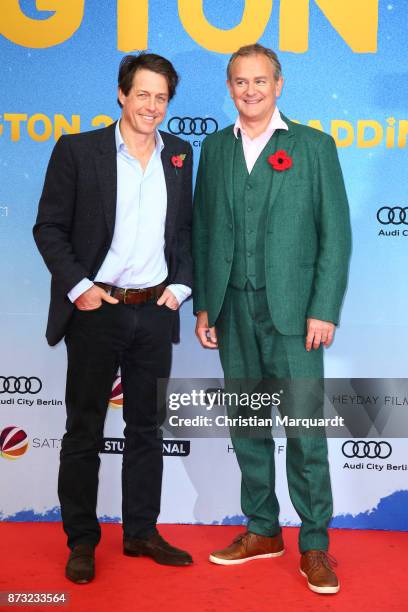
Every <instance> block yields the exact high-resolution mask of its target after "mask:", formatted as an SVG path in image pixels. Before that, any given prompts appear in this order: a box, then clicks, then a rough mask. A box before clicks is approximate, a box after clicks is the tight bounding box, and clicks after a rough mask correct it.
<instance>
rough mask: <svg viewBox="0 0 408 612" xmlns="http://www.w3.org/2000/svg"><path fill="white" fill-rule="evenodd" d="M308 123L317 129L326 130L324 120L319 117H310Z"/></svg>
mask: <svg viewBox="0 0 408 612" xmlns="http://www.w3.org/2000/svg"><path fill="white" fill-rule="evenodd" d="M307 125H308V126H309V127H312V128H314V129H315V130H320V131H321V132H324V129H323V126H322V122H321V121H319V119H310V121H308V122H307Z"/></svg>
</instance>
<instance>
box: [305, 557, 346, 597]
mask: <svg viewBox="0 0 408 612" xmlns="http://www.w3.org/2000/svg"><path fill="white" fill-rule="evenodd" d="M333 565H337V561H336V559H334V558H333V557H331V556H330V555H329V554H328V553H327V552H326V551H324V550H308V551H306V552H305V553H303V554H302V556H301V557H300V573H301V574H302V576H304V577H305V578H307V584H308V587H309V589H310V590H311V591H313V592H314V593H322V594H331V593H338V591H339V590H340V583H339V581H338V579H337V576H336V574H335V573H334V571H333V567H332V566H333Z"/></svg>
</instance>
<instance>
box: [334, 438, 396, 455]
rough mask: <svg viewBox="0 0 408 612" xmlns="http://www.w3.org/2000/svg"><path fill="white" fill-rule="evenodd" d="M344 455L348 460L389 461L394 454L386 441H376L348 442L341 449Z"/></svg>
mask: <svg viewBox="0 0 408 612" xmlns="http://www.w3.org/2000/svg"><path fill="white" fill-rule="evenodd" d="M341 450H342V452H343V455H344V456H345V457H347V458H348V459H352V458H353V457H355V458H357V459H364V458H367V459H387V458H388V457H389V456H390V455H391V453H392V447H391V444H389V442H385V441H384V440H383V441H381V442H375V441H374V440H347V442H344V444H343V446H342V447H341Z"/></svg>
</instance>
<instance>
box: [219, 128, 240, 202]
mask: <svg viewBox="0 0 408 612" xmlns="http://www.w3.org/2000/svg"><path fill="white" fill-rule="evenodd" d="M236 146H237V138H236V137H235V134H234V131H233V129H232V127H231V131H229V130H228V132H227V133H226V135H225V137H224V140H223V143H222V148H223V166H222V168H223V170H224V181H225V191H226V194H227V200H228V204H229V206H230V208H231V210H232V209H233V194H234V157H235V147H236Z"/></svg>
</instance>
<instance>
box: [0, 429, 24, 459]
mask: <svg viewBox="0 0 408 612" xmlns="http://www.w3.org/2000/svg"><path fill="white" fill-rule="evenodd" d="M27 449H28V436H27V434H26V432H25V431H24V430H23V429H21V427H16V426H15V425H10V426H9V427H5V429H3V431H2V432H1V434H0V455H1V456H2V457H4V458H5V459H18V458H19V457H21V455H24V453H25V452H26V451H27Z"/></svg>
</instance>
